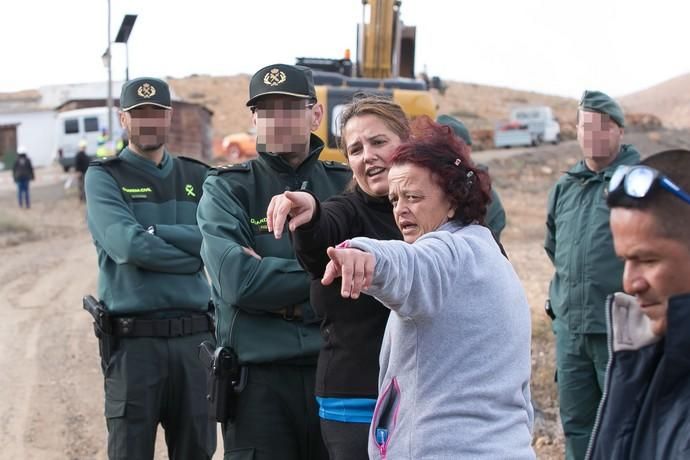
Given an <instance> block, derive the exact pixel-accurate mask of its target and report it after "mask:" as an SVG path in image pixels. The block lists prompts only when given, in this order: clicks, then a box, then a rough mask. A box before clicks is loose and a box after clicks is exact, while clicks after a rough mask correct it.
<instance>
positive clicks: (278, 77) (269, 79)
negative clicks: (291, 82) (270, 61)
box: [264, 69, 286, 86]
mask: <svg viewBox="0 0 690 460" xmlns="http://www.w3.org/2000/svg"><path fill="white" fill-rule="evenodd" d="M285 79H286V77H285V72H283V71H281V70H279V69H271V71H270V72H268V73H266V75H264V84H265V85H268V86H278V85H280V84H281V83H283V82H284V81H285Z"/></svg>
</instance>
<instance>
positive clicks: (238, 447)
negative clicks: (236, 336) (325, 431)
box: [223, 363, 328, 460]
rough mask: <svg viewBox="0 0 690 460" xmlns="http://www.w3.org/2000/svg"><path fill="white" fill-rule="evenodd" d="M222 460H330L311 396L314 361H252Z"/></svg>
mask: <svg viewBox="0 0 690 460" xmlns="http://www.w3.org/2000/svg"><path fill="white" fill-rule="evenodd" d="M247 372H248V374H247V386H246V387H245V388H244V390H243V391H242V392H241V393H240V394H239V395H238V400H237V417H236V419H235V422H234V423H227V424H225V425H224V427H223V433H224V445H225V456H224V460H328V453H327V452H326V448H325V446H324V444H323V441H322V439H321V432H320V424H319V414H318V412H319V409H318V405H317V403H316V398H315V397H314V383H315V373H316V364H314V365H288V364H285V363H281V364H276V363H270V364H250V365H249V366H248V369H247Z"/></svg>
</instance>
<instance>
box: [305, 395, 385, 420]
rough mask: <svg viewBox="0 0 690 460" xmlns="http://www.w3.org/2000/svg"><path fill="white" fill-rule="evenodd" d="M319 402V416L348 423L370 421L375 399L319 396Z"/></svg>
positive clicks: (317, 398)
mask: <svg viewBox="0 0 690 460" xmlns="http://www.w3.org/2000/svg"><path fill="white" fill-rule="evenodd" d="M316 401H317V402H318V403H319V417H321V418H322V419H325V420H335V421H337V422H349V423H371V419H372V418H373V417H374V407H376V400H375V399H368V398H321V397H319V396H317V397H316Z"/></svg>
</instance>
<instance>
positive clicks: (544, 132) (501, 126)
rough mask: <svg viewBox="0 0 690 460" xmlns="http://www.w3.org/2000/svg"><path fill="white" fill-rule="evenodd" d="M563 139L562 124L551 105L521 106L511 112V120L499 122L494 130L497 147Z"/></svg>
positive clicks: (556, 142)
mask: <svg viewBox="0 0 690 460" xmlns="http://www.w3.org/2000/svg"><path fill="white" fill-rule="evenodd" d="M560 141H561V125H560V124H559V123H558V120H556V117H554V115H553V111H552V110H551V107H547V106H535V107H519V108H516V109H513V110H512V112H511V113H510V121H508V122H505V123H498V124H497V125H496V128H495V130H494V145H495V147H496V148H499V147H504V148H510V147H516V146H529V145H532V146H536V145H539V144H541V143H542V142H550V143H553V144H558V143H559V142H560Z"/></svg>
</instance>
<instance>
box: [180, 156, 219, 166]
mask: <svg viewBox="0 0 690 460" xmlns="http://www.w3.org/2000/svg"><path fill="white" fill-rule="evenodd" d="M175 158H179V159H180V160H184V161H189V162H191V163H196V164H199V165H201V166H203V167H204V168H207V169H208V168H210V167H211V166H210V165H208V164H206V163H204V162H203V161H201V160H197V159H196V158H192V157H185V156H182V155H177V156H176V157H175Z"/></svg>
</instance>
